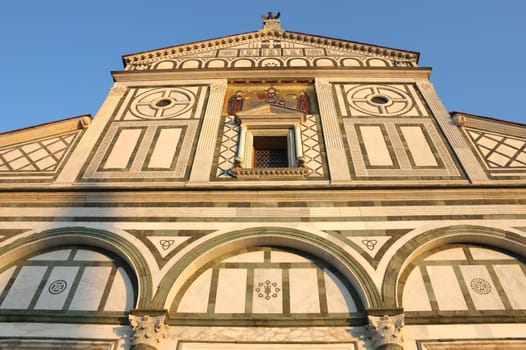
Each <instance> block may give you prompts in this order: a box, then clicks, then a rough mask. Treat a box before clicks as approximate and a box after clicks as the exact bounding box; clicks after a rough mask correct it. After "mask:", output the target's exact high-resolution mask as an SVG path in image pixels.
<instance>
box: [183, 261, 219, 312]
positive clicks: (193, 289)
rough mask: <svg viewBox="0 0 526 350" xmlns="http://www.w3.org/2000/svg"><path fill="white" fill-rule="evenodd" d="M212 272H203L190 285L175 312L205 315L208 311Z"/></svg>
mask: <svg viewBox="0 0 526 350" xmlns="http://www.w3.org/2000/svg"><path fill="white" fill-rule="evenodd" d="M211 280H212V270H211V269H208V270H206V271H205V272H203V273H202V274H201V275H200V276H199V277H197V279H196V280H195V281H194V282H193V283H192V285H191V286H190V287H189V288H188V289H187V290H186V292H185V294H184V296H183V298H182V299H181V302H180V303H179V306H178V308H177V312H196V313H206V312H207V310H208V297H209V295H210V283H211Z"/></svg>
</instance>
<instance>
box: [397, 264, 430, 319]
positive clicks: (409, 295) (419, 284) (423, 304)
mask: <svg viewBox="0 0 526 350" xmlns="http://www.w3.org/2000/svg"><path fill="white" fill-rule="evenodd" d="M402 300H403V304H404V305H403V306H404V310H405V311H431V303H430V302H429V297H428V295H427V292H426V286H425V284H424V279H423V277H422V273H421V272H420V269H419V268H418V267H416V268H415V269H414V270H413V271H412V272H411V273H410V274H409V277H408V278H407V281H406V282H405V285H404V294H403V297H402Z"/></svg>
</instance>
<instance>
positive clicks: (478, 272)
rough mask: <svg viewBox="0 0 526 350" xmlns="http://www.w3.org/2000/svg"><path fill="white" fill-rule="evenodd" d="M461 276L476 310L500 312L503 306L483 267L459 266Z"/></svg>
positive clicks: (486, 270)
mask: <svg viewBox="0 0 526 350" xmlns="http://www.w3.org/2000/svg"><path fill="white" fill-rule="evenodd" d="M460 271H462V276H463V277H464V281H466V285H467V287H468V290H469V294H470V295H471V299H472V300H473V304H475V308H476V309H477V310H502V309H504V305H503V304H502V301H501V300H500V296H499V293H498V292H497V289H496V288H495V285H494V284H493V281H492V279H491V276H490V275H489V273H488V269H487V268H486V266H484V265H462V266H460Z"/></svg>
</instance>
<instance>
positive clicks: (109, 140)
mask: <svg viewBox="0 0 526 350" xmlns="http://www.w3.org/2000/svg"><path fill="white" fill-rule="evenodd" d="M278 17H279V16H278ZM418 59H419V54H418V53H417V52H412V51H406V50H399V49H393V48H387V47H381V46H376V45H370V44H365V43H358V42H353V41H348V40H341V39H335V38H328V37H323V36H317V35H310V34H304V33H298V32H292V31H287V30H283V29H281V24H280V20H279V18H276V16H274V15H273V14H272V13H269V15H268V16H266V17H265V18H264V23H263V28H262V29H261V30H257V31H252V32H247V33H242V34H236V35H231V36H226V37H221V38H216V39H211V40H204V41H200V42H195V43H189V44H184V45H178V46H173V47H167V48H162V49H158V50H152V51H148V52H141V53H136V54H131V55H125V56H123V62H124V69H123V70H121V71H115V72H112V75H113V78H114V84H113V86H112V87H111V89H110V91H109V93H108V95H107V97H106V99H105V101H104V102H103V104H102V106H101V108H100V110H99V111H98V113H97V115H96V116H95V118H92V117H91V116H89V115H82V116H78V117H73V118H70V119H66V120H61V121H57V122H51V123H48V124H44V125H38V126H35V127H31V128H26V129H21V130H15V131H12V132H7V133H3V134H0V198H1V200H0V203H1V205H0V221H1V226H0V324H1V327H0V349H4V348H5V349H100V350H102V349H104V350H109V349H115V350H116V349H158V350H162V349H174V350H175V349H177V350H204V349H206V350H216V349H218V350H219V349H229V350H241V349H243V350H247V349H248V350H270V349H286V350H365V349H367V350H380V349H385V350H387V349H406V350H416V349H418V350H452V349H463V350H475V349H496V348H498V349H513V350H518V349H524V348H526V298H525V297H524V290H526V261H525V258H526V126H525V125H522V124H518V123H513V122H507V121H502V120H497V119H492V118H488V117H483V116H477V115H472V114H467V113H461V112H453V113H449V112H448V111H447V110H446V109H445V107H444V106H443V104H442V103H441V101H440V98H439V96H438V94H437V92H436V91H435V89H434V87H433V85H432V84H431V83H430V81H429V77H430V73H431V69H430V68H426V67H419V66H418Z"/></svg>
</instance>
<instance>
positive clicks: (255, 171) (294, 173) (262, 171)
mask: <svg viewBox="0 0 526 350" xmlns="http://www.w3.org/2000/svg"><path fill="white" fill-rule="evenodd" d="M310 173H311V170H310V169H309V168H307V167H301V166H300V167H297V168H242V167H235V168H232V175H233V176H234V177H236V178H238V179H254V178H257V179H260V178H298V177H307V176H308V175H309V174H310Z"/></svg>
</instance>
